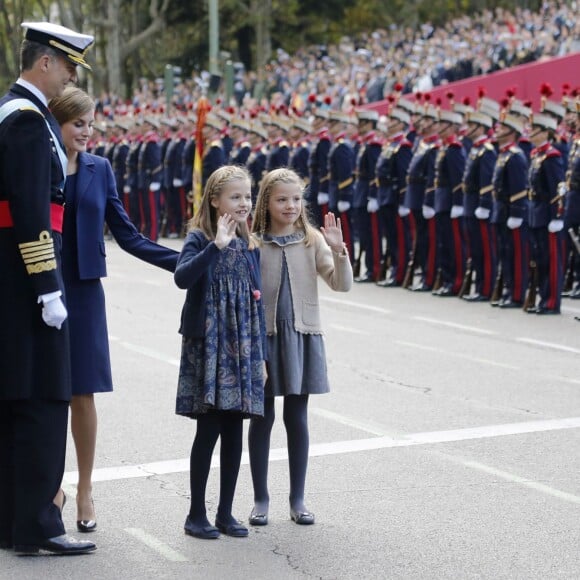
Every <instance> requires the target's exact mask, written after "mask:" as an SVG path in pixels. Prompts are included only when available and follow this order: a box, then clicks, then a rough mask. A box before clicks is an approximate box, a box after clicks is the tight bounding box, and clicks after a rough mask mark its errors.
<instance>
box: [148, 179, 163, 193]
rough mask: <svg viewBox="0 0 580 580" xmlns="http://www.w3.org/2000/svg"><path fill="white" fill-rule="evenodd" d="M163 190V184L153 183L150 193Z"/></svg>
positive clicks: (150, 185) (150, 186)
mask: <svg viewBox="0 0 580 580" xmlns="http://www.w3.org/2000/svg"><path fill="white" fill-rule="evenodd" d="M160 189H161V183H159V181H153V182H152V183H150V184H149V191H159V190H160Z"/></svg>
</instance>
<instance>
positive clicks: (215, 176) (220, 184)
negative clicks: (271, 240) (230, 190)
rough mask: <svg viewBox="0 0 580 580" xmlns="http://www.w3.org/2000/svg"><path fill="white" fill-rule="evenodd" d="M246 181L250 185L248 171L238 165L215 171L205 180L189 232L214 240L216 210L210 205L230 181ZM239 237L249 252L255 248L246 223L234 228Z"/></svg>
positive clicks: (216, 218) (225, 166) (226, 166)
mask: <svg viewBox="0 0 580 580" xmlns="http://www.w3.org/2000/svg"><path fill="white" fill-rule="evenodd" d="M244 180H245V181H247V182H248V183H250V184H251V183H252V179H251V177H250V174H249V173H248V171H247V170H246V169H245V168H243V167H240V166H239V165H224V166H223V167H220V168H218V169H216V170H215V171H214V172H213V173H212V174H211V175H210V176H209V179H208V180H207V183H206V184H205V189H204V190H203V197H202V199H201V204H200V206H199V209H198V210H197V212H196V214H195V215H194V216H193V218H192V219H191V221H190V222H189V230H190V231H191V230H193V229H198V230H201V231H202V232H203V233H204V234H205V236H206V237H207V238H208V239H209V240H215V236H216V233H217V220H218V214H217V210H216V208H215V207H213V205H212V204H211V201H212V200H213V199H216V198H219V196H220V195H221V193H222V190H223V188H224V185H226V183H231V182H232V181H244ZM236 233H237V235H238V236H239V237H241V238H243V239H244V240H246V242H248V246H249V248H250V250H252V249H254V248H255V247H256V242H255V240H254V238H253V237H252V236H251V235H250V228H249V227H248V224H247V223H243V224H239V225H238V226H237V228H236Z"/></svg>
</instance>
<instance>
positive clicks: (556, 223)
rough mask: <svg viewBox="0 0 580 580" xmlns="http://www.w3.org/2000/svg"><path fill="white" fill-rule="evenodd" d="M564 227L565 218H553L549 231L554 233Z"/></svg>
mask: <svg viewBox="0 0 580 580" xmlns="http://www.w3.org/2000/svg"><path fill="white" fill-rule="evenodd" d="M563 229H564V221H563V220H551V221H550V223H549V224H548V231H549V232H550V233H552V234H555V233H556V232H560V231H562V230H563Z"/></svg>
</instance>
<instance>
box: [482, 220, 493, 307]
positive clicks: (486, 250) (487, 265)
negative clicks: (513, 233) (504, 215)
mask: <svg viewBox="0 0 580 580" xmlns="http://www.w3.org/2000/svg"><path fill="white" fill-rule="evenodd" d="M479 229H480V231H481V249H482V251H483V284H482V286H481V291H482V293H483V295H484V296H485V297H487V298H489V297H490V296H491V245H490V243H489V232H488V231H487V222H485V221H484V220H479Z"/></svg>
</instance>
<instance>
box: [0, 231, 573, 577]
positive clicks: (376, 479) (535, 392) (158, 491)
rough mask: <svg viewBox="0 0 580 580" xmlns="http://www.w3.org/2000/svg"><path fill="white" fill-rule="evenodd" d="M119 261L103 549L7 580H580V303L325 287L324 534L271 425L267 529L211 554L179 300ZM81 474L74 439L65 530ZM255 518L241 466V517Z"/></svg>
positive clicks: (211, 489) (314, 428)
mask: <svg viewBox="0 0 580 580" xmlns="http://www.w3.org/2000/svg"><path fill="white" fill-rule="evenodd" d="M169 243H170V244H171V245H173V246H174V247H175V248H179V247H180V242H177V241H175V242H173V241H172V242H169ZM107 251H108V261H109V278H108V279H107V280H106V281H105V290H106V293H107V301H108V314H109V332H110V335H111V353H112V361H113V376H114V380H115V392H114V393H112V394H107V395H100V396H98V398H97V404H98V408H99V414H100V433H99V443H98V454H97V462H96V463H97V470H96V473H95V480H96V481H95V487H94V497H95V504H96V509H97V514H98V522H99V531H98V532H96V533H95V534H93V535H92V536H91V539H94V540H95V541H96V542H97V543H98V551H97V552H96V553H94V554H92V555H90V556H84V557H79V558H61V557H54V556H41V557H35V558H17V557H15V556H14V555H12V554H10V553H6V552H3V553H0V578H1V579H2V580H12V579H14V580H16V579H18V580H22V579H39V580H40V579H42V580H45V579H46V580H48V579H57V578H58V579H61V578H64V579H74V580H76V579H79V578H83V577H88V578H95V579H106V580H109V579H110V580H113V579H118V578H124V579H127V580H129V579H133V578H135V579H136V578H140V579H148V578H155V579H163V578H198V577H199V578H210V579H213V578H215V579H221V578H228V579H237V578H243V579H247V578H257V579H262V578H264V579H270V578H276V579H280V580H281V579H286V578H292V579H294V578H321V579H334V578H340V579H351V578H361V579H366V578H369V579H374V578H380V579H421V580H423V579H425V580H432V579H461V580H463V579H471V578H473V579H475V578H477V579H479V578H481V579H493V580H497V579H507V578H510V579H511V578H517V579H522V580H523V579H525V580H530V579H539V580H540V579H541V580H547V579H556V578H558V579H559V578H565V579H577V578H580V542H579V539H580V532H579V528H580V524H579V522H580V517H579V515H580V453H579V451H580V373H579V372H578V370H579V362H578V361H579V360H580V358H579V355H580V333H579V331H580V323H579V322H576V321H574V315H575V314H580V304H578V303H574V302H573V301H568V302H566V303H565V306H566V309H565V312H564V313H563V315H562V316H559V317H538V316H535V315H534V316H530V315H526V314H524V313H522V312H520V311H498V310H497V309H492V308H490V307H489V305H487V304H466V303H463V302H462V301H460V300H458V299H455V298H435V297H432V296H430V295H425V294H421V295H417V294H413V293H410V292H406V291H404V290H401V289H381V288H377V287H375V286H372V285H364V286H360V285H357V286H355V288H354V289H353V290H352V292H351V293H349V294H336V293H333V292H331V291H330V290H328V289H327V288H326V287H321V299H322V310H323V318H324V326H325V329H326V331H327V351H328V359H329V373H330V377H331V384H332V387H333V391H332V393H331V394H329V395H325V396H319V397H313V398H312V399H311V410H310V425H311V459H310V467H309V477H308V482H307V503H308V506H309V507H310V508H311V509H312V510H313V511H314V512H315V513H316V517H317V523H316V525H314V526H312V527H304V528H301V527H298V526H296V525H295V524H294V523H292V522H291V521H290V520H289V517H288V499H287V496H288V484H287V479H288V476H287V464H286V461H285V434H284V430H283V427H282V426H281V424H280V422H277V423H276V426H275V430H274V434H273V441H272V449H273V451H272V458H271V459H272V463H271V468H270V471H271V495H272V505H271V512H270V521H271V523H270V525H268V526H267V527H265V528H262V529H251V531H250V537H249V538H248V539H232V538H220V539H219V540H217V541H213V542H203V541H201V540H196V539H193V538H190V537H187V536H185V535H184V534H183V529H182V526H183V521H184V519H185V516H186V513H187V510H188V493H189V480H188V468H189V465H188V456H189V450H190V446H191V442H192V440H193V435H194V429H195V423H194V422H192V421H189V420H187V419H185V418H181V417H177V416H175V415H174V413H173V408H174V396H175V390H176V378H177V368H178V366H177V365H178V359H179V348H180V341H179V336H178V334H177V327H178V322H179V314H180V309H181V304H182V300H183V298H184V293H183V292H182V291H180V290H178V289H177V288H176V287H175V286H174V285H173V281H172V278H171V276H170V275H169V274H168V273H166V272H164V271H160V270H156V269H155V268H152V267H149V266H148V265H144V264H142V263H141V262H139V261H137V260H135V259H133V258H131V257H130V256H128V255H127V254H125V253H123V252H122V251H121V250H120V249H119V248H118V247H117V246H116V245H115V244H114V243H108V245H107ZM216 465H217V463H216ZM75 468H76V467H75V462H74V455H73V453H72V445H71V446H70V448H69V455H68V461H67V474H66V482H67V484H66V488H67V490H68V492H69V496H70V500H71V501H70V503H69V504H68V505H67V507H66V509H65V514H64V516H65V520H66V523H67V526H68V528H69V530H70V531H73V529H74V520H75V510H74V507H73V506H74V481H75V474H74V469H75ZM218 475H219V470H218V469H213V470H212V473H211V476H210V481H209V484H208V504H209V513H210V515H211V516H213V514H214V513H215V508H216V504H217V487H218ZM251 505H252V492H251V480H250V475H249V468H248V464H247V455H245V456H244V462H243V465H242V469H241V473H240V479H239V484H238V493H237V497H236V501H235V513H236V515H237V516H238V517H239V518H240V519H246V518H247V516H248V514H249V512H250V508H251Z"/></svg>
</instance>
